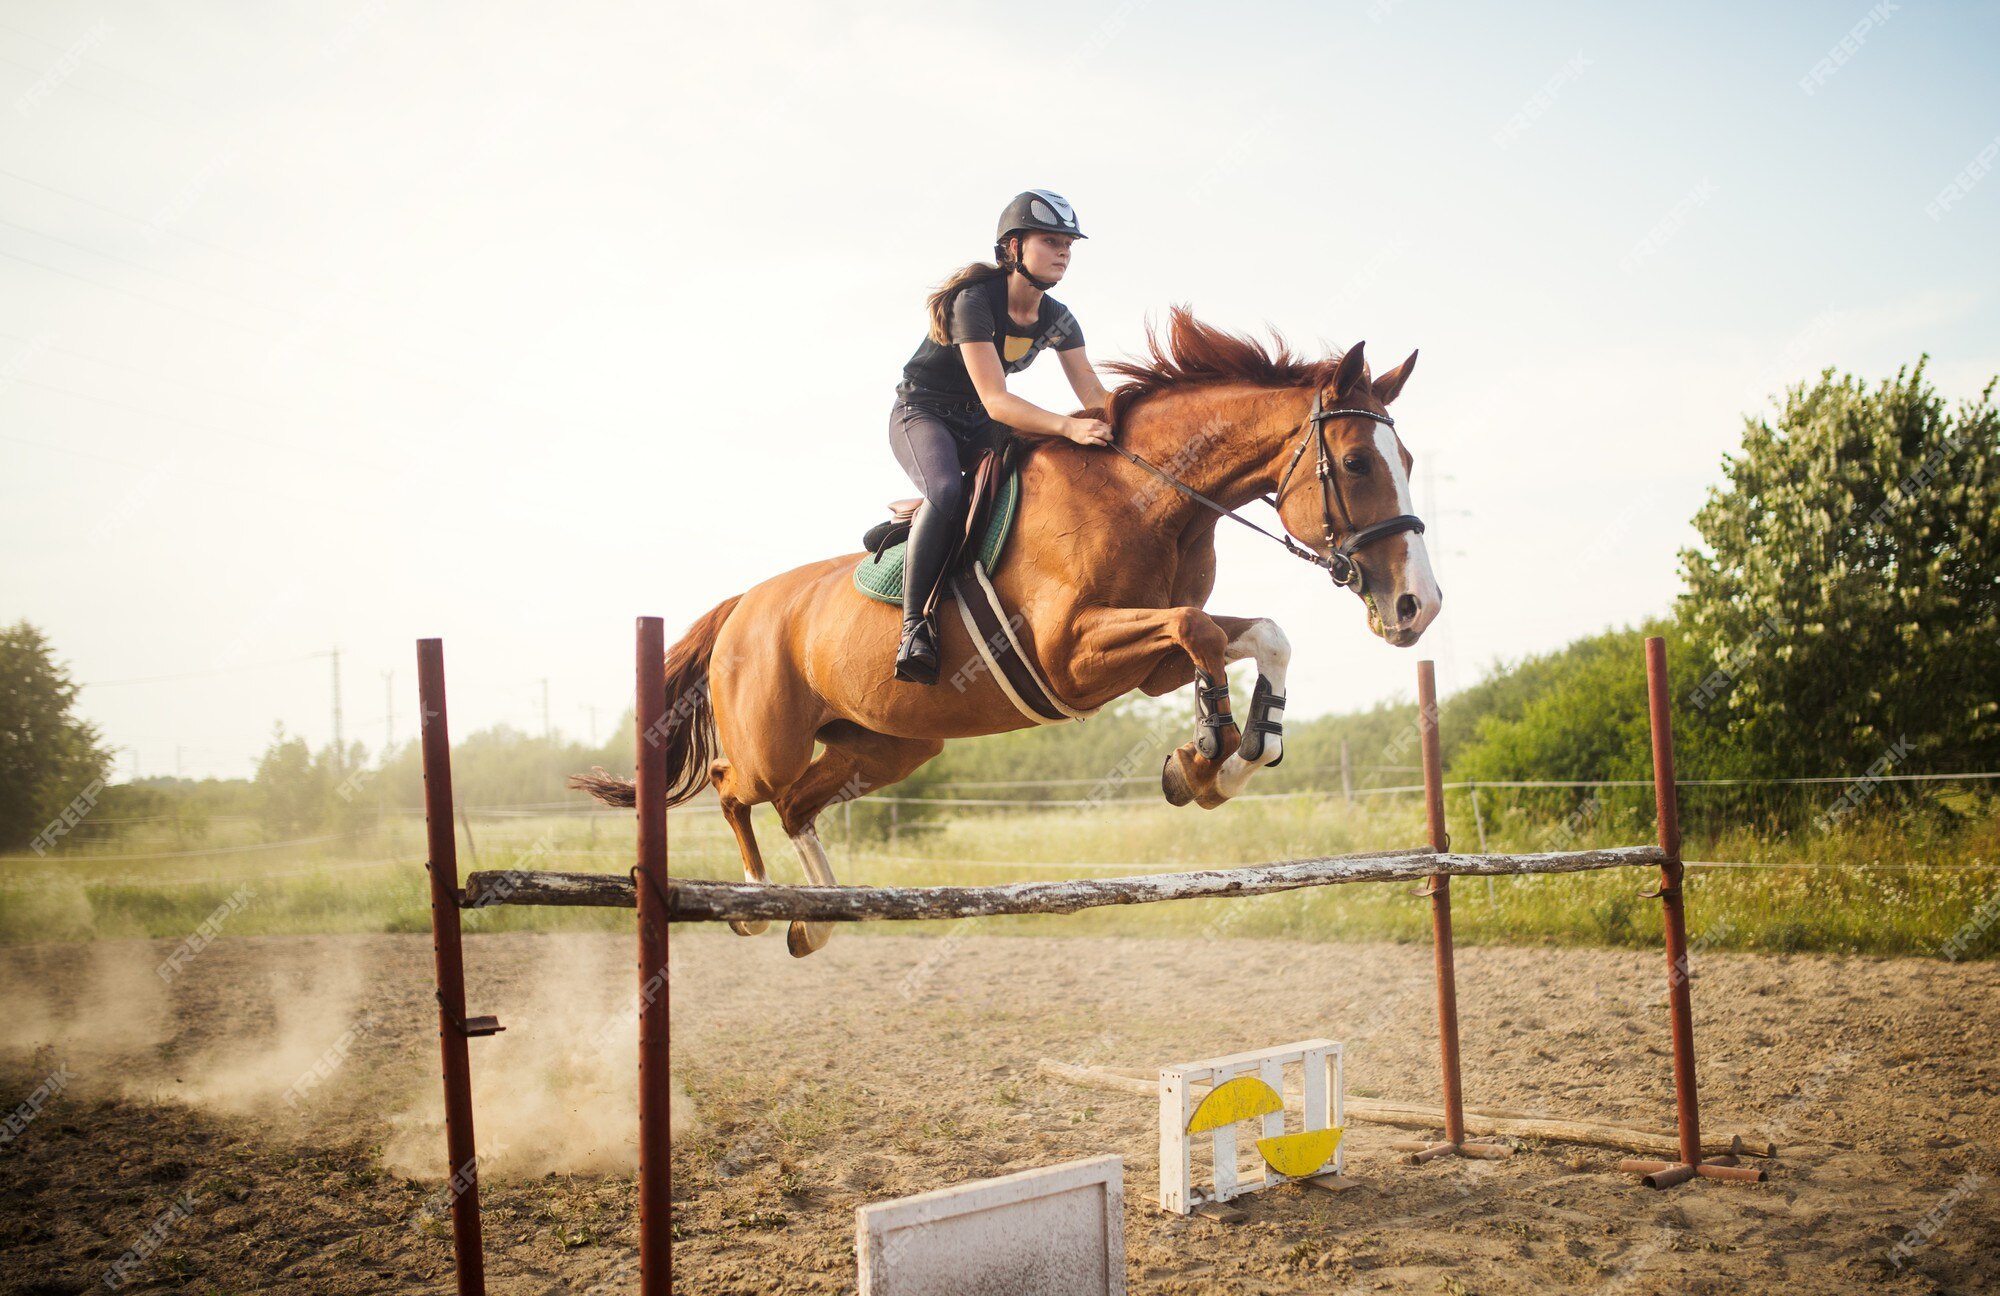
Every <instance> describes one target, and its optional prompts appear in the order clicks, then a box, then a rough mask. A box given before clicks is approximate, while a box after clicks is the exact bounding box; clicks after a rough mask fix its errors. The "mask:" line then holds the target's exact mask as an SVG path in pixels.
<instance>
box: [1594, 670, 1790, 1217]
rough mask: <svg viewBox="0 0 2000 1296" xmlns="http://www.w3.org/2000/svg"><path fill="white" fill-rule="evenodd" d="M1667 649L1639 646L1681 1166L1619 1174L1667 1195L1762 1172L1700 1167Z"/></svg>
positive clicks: (1713, 1163) (1712, 1163) (1647, 1166)
mask: <svg viewBox="0 0 2000 1296" xmlns="http://www.w3.org/2000/svg"><path fill="white" fill-rule="evenodd" d="M1668 689H1669V685H1668V681H1667V641H1666V640H1665V639H1662V638H1659V637H1658V636H1654V637H1653V638H1650V639H1648V640H1646V709H1647V722H1648V724H1649V725H1650V726H1651V729H1652V735H1653V805H1654V807H1655V809H1656V811H1657V812H1658V816H1659V828H1660V849H1661V850H1662V851H1664V852H1665V853H1666V856H1667V861H1666V863H1664V864H1662V865H1660V886H1659V892H1658V894H1659V897H1660V905H1661V910H1662V917H1663V920H1664V921H1663V925H1664V927H1665V928H1666V938H1667V1005H1668V1009H1669V1011H1670V1013H1671V1019H1672V1030H1673V1041H1674V1115H1675V1120H1676V1123H1677V1124H1678V1126H1679V1130H1680V1144H1681V1148H1680V1152H1681V1156H1680V1160H1679V1161H1678V1162H1674V1161H1621V1162H1619V1163H1618V1164H1619V1168H1620V1169H1621V1170H1628V1171H1632V1172H1634V1173H1637V1174H1640V1175H1643V1176H1644V1179H1643V1182H1644V1183H1645V1184H1646V1186H1647V1187H1649V1188H1671V1187H1673V1186H1674V1185H1675V1184H1679V1183H1686V1182H1687V1181H1688V1180H1690V1179H1692V1178H1694V1177H1695V1176H1696V1175H1700V1176H1701V1177H1703V1178H1705V1179H1729V1180H1739V1181H1743V1182H1749V1183H1760V1182H1762V1181H1763V1180H1764V1179H1765V1178H1766V1174H1765V1171H1764V1170H1763V1169H1762V1168H1761V1167H1751V1166H1742V1165H1738V1164H1737V1163H1736V1158H1735V1157H1717V1158H1715V1159H1713V1160H1709V1161H1703V1160H1702V1159H1701V1098H1700V1095H1699V1094H1698V1093H1697V1091H1696V1088H1695V1077H1694V995H1693V991H1692V989H1691V987H1690V986H1689V983H1688V980H1689V967H1688V946H1687V906H1686V904H1685V901H1684V899H1683V896H1682V893H1681V884H1682V879H1683V876H1684V874H1685V872H1686V870H1685V869H1684V868H1683V867H1682V864H1681V807H1680V794H1679V792H1678V791H1677V790H1676V788H1675V784H1674V713H1673V702H1672V699H1671V698H1670V697H1669V695H1668Z"/></svg>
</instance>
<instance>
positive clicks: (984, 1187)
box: [855, 1156, 1125, 1296]
mask: <svg viewBox="0 0 2000 1296" xmlns="http://www.w3.org/2000/svg"><path fill="white" fill-rule="evenodd" d="M855 1216H856V1219H855V1235H856V1236H855V1254H856V1258H857V1259H858V1260H859V1262H860V1269H861V1296H1100V1294H1101V1296H1124V1292H1125V1179H1124V1162H1123V1161H1122V1159H1121V1158H1119V1157H1115V1156H1101V1157H1091V1158H1090V1159H1089V1160H1086V1161H1070V1162H1066V1163H1064V1164H1062V1165H1055V1166H1046V1167H1043V1168H1042V1169H1039V1170H1023V1171H1021V1172H1020V1173H1019V1174H1011V1175H1004V1176H1002V1177H1000V1178H998V1179H976V1180H974V1181H972V1182H971V1183H963V1184H958V1185H956V1186H954V1187H951V1188H940V1189H938V1190H937V1191H936V1192H927V1193H919V1194H917V1195H916V1196H914V1197H901V1198H898V1199H897V1200H895V1201H888V1202H880V1203H878V1204H876V1205H873V1206H863V1207H861V1208H860V1209H859V1210H857V1211H856V1212H855Z"/></svg>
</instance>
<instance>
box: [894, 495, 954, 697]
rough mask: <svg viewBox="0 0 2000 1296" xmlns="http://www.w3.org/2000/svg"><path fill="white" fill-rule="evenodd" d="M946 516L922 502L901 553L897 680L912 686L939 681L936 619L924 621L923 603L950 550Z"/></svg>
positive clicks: (949, 525) (950, 523) (949, 526)
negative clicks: (901, 621) (900, 635)
mask: <svg viewBox="0 0 2000 1296" xmlns="http://www.w3.org/2000/svg"><path fill="white" fill-rule="evenodd" d="M954 525H955V519H953V518H952V517H951V516H950V515H949V513H948V512H947V511H945V510H943V509H938V508H934V507H932V505H931V504H930V502H929V501H925V502H924V503H923V504H922V505H920V506H918V508H917V515H916V517H915V518H914V519H912V520H911V522H910V538H909V541H908V543H907V545H906V546H905V548H904V550H903V642H902V643H901V645H900V646H898V648H897V649H896V678H897V679H899V680H907V681H909V682H910V683H912V684H935V683H937V677H938V636H937V622H936V620H935V618H932V617H926V616H925V615H924V612H923V608H924V600H925V598H926V597H927V596H928V595H929V594H930V592H931V586H933V585H935V584H936V583H937V579H938V574H939V572H940V570H941V569H942V568H943V567H944V560H945V556H946V554H947V553H948V551H949V550H950V548H951V541H952V528H953V526H954Z"/></svg>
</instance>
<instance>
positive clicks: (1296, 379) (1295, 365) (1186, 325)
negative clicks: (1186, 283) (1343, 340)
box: [1099, 304, 1340, 427]
mask: <svg viewBox="0 0 2000 1296" xmlns="http://www.w3.org/2000/svg"><path fill="white" fill-rule="evenodd" d="M1146 349H1147V350H1148V351H1149V352H1151V357H1150V358H1149V359H1145V360H1107V361H1104V362H1103V363H1101V364H1100V365H1099V367H1100V368H1102V369H1105V370H1108V371H1109V372H1111V373H1115V374H1117V375H1118V376H1119V377H1121V378H1125V379H1127V380H1128V381H1126V382H1124V383H1122V384H1120V385H1119V386H1118V387H1116V388H1114V389H1113V390H1112V392H1111V399H1110V400H1109V401H1108V402H1107V403H1106V404H1107V408H1106V410H1105V421H1106V422H1108V423H1110V424H1111V425H1112V426H1113V427H1116V426H1118V424H1119V421H1120V419H1121V418H1123V417H1124V416H1126V415H1129V414H1130V413H1131V412H1132V408H1133V407H1134V406H1136V405H1137V404H1138V403H1139V402H1140V401H1143V400H1146V399H1148V398H1149V397H1153V396H1157V395H1159V394H1160V393H1162V392H1170V391H1177V390H1180V389H1182V388H1186V387H1200V386H1210V385H1214V384H1217V383H1228V382H1244V383H1254V384H1255V385H1257V386H1259V387H1304V386H1307V385H1312V386H1323V385H1325V384H1326V383H1329V382H1331V381H1333V375H1334V371H1335V370H1336V369H1338V368H1339V367H1340V353H1339V352H1335V353H1334V354H1332V355H1329V356H1322V357H1320V358H1319V359H1317V360H1308V359H1306V358H1305V357H1304V356H1298V355H1294V354H1292V351H1291V349H1290V348H1289V347H1288V346H1287V345H1286V344H1285V339H1284V338H1283V337H1282V336H1281V335H1280V334H1279V333H1278V331H1277V330H1276V329H1272V330H1271V347H1270V348H1269V349H1266V348H1265V346H1264V344H1263V343H1261V342H1259V341H1257V340H1256V339H1255V338H1250V337H1245V336H1244V335H1242V334H1240V333H1231V332H1229V331H1228V330H1227V329H1220V328H1217V327H1215V326H1214V325H1213V324H1204V323H1202V322H1201V321H1200V320H1198V319H1196V318H1195V317H1194V311H1193V310H1192V309H1190V308H1189V307H1188V306H1186V305H1185V304H1182V305H1176V306H1174V307H1172V308H1170V310H1169V311H1168V314H1167V341H1166V345H1165V346H1164V347H1162V346H1161V344H1160V337H1159V334H1158V333H1157V332H1156V331H1155V330H1154V328H1153V325H1152V322H1151V321H1148V322H1147V324H1146Z"/></svg>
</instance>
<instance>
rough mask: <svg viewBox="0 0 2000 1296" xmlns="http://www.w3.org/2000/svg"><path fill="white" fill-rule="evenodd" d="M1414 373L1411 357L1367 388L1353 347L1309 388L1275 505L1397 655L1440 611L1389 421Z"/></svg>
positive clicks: (1362, 362) (1362, 361) (1407, 461)
mask: <svg viewBox="0 0 2000 1296" xmlns="http://www.w3.org/2000/svg"><path fill="white" fill-rule="evenodd" d="M1416 366H1417V353H1416V352H1414V351H1412V352H1411V353H1410V358H1409V359H1407V360H1405V361H1403V363H1401V364H1399V365H1397V366H1396V367H1395V368H1394V369H1391V370H1390V371H1389V372H1388V373H1385V374H1383V375H1382V376H1381V377H1380V378H1371V377H1370V376H1369V373H1368V361H1367V358H1366V357H1365V355H1364V354H1363V350H1362V344H1361V343H1356V344H1355V345H1354V347H1353V349H1352V350H1350V351H1348V352H1347V354H1345V355H1344V356H1342V357H1341V359H1340V363H1339V365H1338V366H1337V367H1336V368H1335V371H1334V375H1333V379H1332V381H1331V382H1330V383H1327V384H1324V385H1316V386H1315V388H1314V391H1313V407H1312V410H1311V411H1310V412H1309V413H1308V414H1307V416H1306V419H1305V421H1304V423H1303V424H1302V425H1301V426H1300V429H1299V432H1298V434H1297V436H1296V437H1295V438H1293V439H1292V440H1290V441H1288V442H1287V443H1286V446H1285V452H1284V453H1285V467H1284V469H1283V472H1282V475H1281V476H1280V477H1279V479H1278V489H1277V495H1276V502H1277V507H1278V515H1279V517H1280V518H1282V519H1283V521H1284V526H1285V530H1286V531H1288V532H1290V533H1291V534H1292V535H1293V536H1294V537H1296V538H1297V539H1298V540H1300V541H1301V542H1303V543H1304V544H1305V545H1306V546H1307V547H1309V548H1311V549H1312V550H1313V552H1314V553H1316V554H1318V555H1319V556H1320V558H1321V559H1322V560H1323V561H1324V562H1325V563H1326V564H1327V565H1328V567H1329V568H1330V570H1331V571H1332V573H1333V577H1334V579H1335V580H1336V581H1337V582H1339V583H1341V584H1344V585H1346V586H1347V587H1348V588H1350V589H1352V590H1353V591H1354V592H1355V593H1356V594H1357V595H1359V596H1360V598H1361V601H1362V603H1363V604H1365V605H1366V606H1367V609H1368V628H1369V629H1370V630H1371V631H1373V632H1374V633H1375V634H1377V635H1380V636H1381V637H1382V638H1383V639H1384V640H1385V641H1386V642H1388V643H1390V644H1393V645H1395V646H1396V647H1398V648H1407V647H1409V646H1410V645H1411V644H1414V643H1415V642H1416V641H1417V640H1418V639H1419V638H1420V637H1421V636H1422V635H1423V633H1424V630H1425V629H1426V628H1427V627H1428V626H1429V625H1430V623H1431V622H1432V621H1433V620H1435V619H1436V617H1437V614H1438V609H1439V607H1440V606H1441V605H1442V604H1443V602H1444V596H1443V594H1441V593H1440V592H1439V590H1438V586H1437V579H1436V578H1435V577H1434V576H1433V575H1432V574H1431V562H1430V555H1429V553H1428V552H1427V551H1426V550H1425V548H1424V537H1423V523H1422V522H1421V521H1419V520H1418V519H1417V517H1416V508H1415V505H1414V503H1413V502H1412V500H1411V498H1410V466H1411V463H1412V462H1413V461H1412V460H1411V458H1410V452H1409V450H1408V449H1407V448H1406V447H1405V446H1404V445H1403V441H1402V438H1401V437H1400V436H1398V435H1397V434H1396V425H1395V420H1394V419H1392V418H1390V416H1389V405H1390V403H1391V402H1392V401H1394V400H1395V399H1396V397H1397V395H1398V394H1400V393H1401V392H1402V390H1403V384H1404V383H1405V382H1407V381H1409V377H1410V373H1411V372H1412V371H1413V370H1414V369H1415V368H1416ZM1308 450H1310V451H1312V453H1311V454H1310V455H1308V453H1307V451H1308ZM1309 460H1310V462H1308V461H1309Z"/></svg>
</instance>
